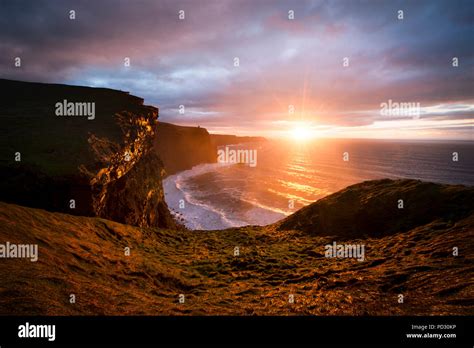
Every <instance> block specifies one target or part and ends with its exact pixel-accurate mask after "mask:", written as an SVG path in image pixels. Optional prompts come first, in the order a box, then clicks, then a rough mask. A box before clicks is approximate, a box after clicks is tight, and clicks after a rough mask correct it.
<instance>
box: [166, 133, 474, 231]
mask: <svg viewBox="0 0 474 348" xmlns="http://www.w3.org/2000/svg"><path fill="white" fill-rule="evenodd" d="M229 148H230V149H235V150H250V151H255V153H256V163H255V164H256V165H246V164H242V163H237V164H235V163H213V164H202V165H198V166H196V167H194V168H192V169H190V170H186V171H183V172H180V173H178V174H175V175H172V176H169V177H167V178H166V179H165V180H164V191H165V200H166V203H167V204H168V206H169V207H170V209H171V211H172V213H173V214H174V215H175V217H176V218H177V219H178V220H179V221H181V222H182V223H183V224H184V225H186V226H187V227H188V228H190V229H194V230H200V229H205V230H216V229H224V228H229V227H239V226H245V225H267V224H270V223H273V222H276V221H278V220H280V219H282V218H284V217H285V216H288V215H290V214H292V213H294V212H295V211H297V210H298V209H300V208H302V207H303V206H305V205H308V204H311V203H313V202H315V201H317V200H318V199H320V198H323V197H325V196H327V195H330V194H331V193H334V192H336V191H339V190H341V189H343V188H345V187H347V186H349V185H352V184H356V183H359V182H361V181H365V180H373V179H382V178H392V179H399V178H409V179H419V180H423V181H431V182H437V183H447V184H462V185H469V186H472V185H474V174H473V173H474V142H472V141H453V142H440V141H430V142H422V141H388V140H352V139H351V140H327V139H326V140H316V141H312V142H294V143H292V142H289V141H277V140H269V141H266V142H261V143H247V144H239V145H233V146H230V147H229Z"/></svg>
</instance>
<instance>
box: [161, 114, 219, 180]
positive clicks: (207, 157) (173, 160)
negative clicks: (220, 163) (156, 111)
mask: <svg viewBox="0 0 474 348" xmlns="http://www.w3.org/2000/svg"><path fill="white" fill-rule="evenodd" d="M154 149H155V151H156V153H157V154H158V156H159V157H160V158H161V159H162V161H163V164H164V167H165V171H166V175H171V174H174V173H177V172H180V171H183V170H187V169H191V168H192V167H194V166H196V165H198V164H202V163H214V162H216V161H217V148H216V146H215V144H213V142H212V141H211V137H210V135H209V133H208V132H207V130H206V129H205V128H201V127H184V126H177V125H174V124H170V123H164V122H159V123H158V127H157V130H156V137H155V142H154Z"/></svg>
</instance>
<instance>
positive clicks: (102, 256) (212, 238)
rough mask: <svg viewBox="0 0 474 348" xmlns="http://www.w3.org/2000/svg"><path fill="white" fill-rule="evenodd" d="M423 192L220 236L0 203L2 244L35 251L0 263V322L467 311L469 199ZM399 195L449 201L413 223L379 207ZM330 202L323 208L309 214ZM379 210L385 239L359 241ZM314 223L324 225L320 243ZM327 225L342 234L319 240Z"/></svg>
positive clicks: (342, 205)
mask: <svg viewBox="0 0 474 348" xmlns="http://www.w3.org/2000/svg"><path fill="white" fill-rule="evenodd" d="M426 185H428V184H425V183H420V182H417V181H391V180H383V181H375V182H365V183H361V184H358V185H354V186H351V188H350V190H349V189H346V190H344V191H341V192H337V193H335V194H333V195H331V196H329V197H327V198H325V199H324V200H320V201H318V202H316V203H315V204H313V205H312V206H309V207H308V208H305V209H303V210H302V211H301V212H298V213H296V214H294V215H292V216H290V217H289V218H288V219H287V220H285V221H284V223H282V224H276V225H273V226H267V227H257V226H253V227H244V228H237V229H228V230H224V231H199V232H193V231H181V230H174V229H161V228H158V229H157V228H140V227H132V226H128V225H123V224H119V223H116V222H112V221H108V220H104V219H100V218H87V217H77V216H71V215H66V214H61V213H51V212H47V211H44V210H38V209H31V208H25V207H20V206H17V205H11V204H6V203H0V220H1V221H2V224H1V225H0V241H10V242H12V243H14V242H16V243H37V244H38V245H39V258H38V261H37V262H30V261H29V260H25V259H4V260H0V284H1V285H0V293H1V296H0V314H49V315H53V314H54V315H69V314H76V315H86V314H92V315H95V314H105V315H140V314H148V315H161V314H165V315H170V314H173V315H188V314H193V315H198V314H203V315H216V314H224V315H252V314H258V315H294V314H298V315H309V314H312V315H421V314H427V315H448V314H449V315H472V314H473V313H474V284H473V282H472V281H471V280H472V279H474V268H473V261H474V258H473V255H474V254H473V252H472V251H473V250H474V238H473V237H474V214H473V206H472V205H473V203H472V202H474V199H473V191H472V189H471V188H466V187H461V186H449V185H436V188H435V187H433V186H432V185H434V184H429V185H428V186H426ZM429 188H431V189H430V190H431V191H430V190H428V189H429ZM347 190H348V191H347ZM347 192H351V193H350V194H348V193H347ZM406 192H409V193H410V195H409V196H405V197H408V199H406V201H405V204H406V206H408V205H409V204H412V205H413V204H416V205H420V204H421V205H422V206H423V207H424V206H428V207H435V206H436V205H437V202H436V201H433V200H432V199H433V197H436V198H440V197H441V198H443V199H447V200H448V201H449V202H450V203H449V204H447V205H446V206H444V208H443V209H445V210H443V211H444V213H443V215H436V214H434V215H429V216H428V217H426V218H425V219H423V220H421V219H415V220H413V218H412V216H411V215H410V213H409V212H407V215H406V216H404V215H403V214H399V213H398V212H397V213H394V211H393V210H390V209H387V210H383V209H382V208H383V204H382V202H390V201H391V199H392V198H396V197H399V196H401V195H403V194H404V193H406ZM430 192H438V193H436V195H435V196H432V195H431V193H430ZM412 195H413V196H412ZM410 197H412V198H413V197H420V198H419V200H417V201H416V203H414V202H413V200H412V198H410ZM422 197H425V198H422ZM451 198H452V199H451ZM373 199H376V200H377V202H378V204H380V205H382V207H381V208H380V209H382V210H380V209H373V210H371V209H368V210H367V213H366V214H365V215H364V219H363V220H361V219H360V218H361V216H360V215H359V214H357V213H354V211H357V209H356V208H357V206H358V205H359V204H362V205H364V204H369V203H370V202H372V200H373ZM410 200H412V201H411V203H409V202H410ZM328 202H330V203H331V205H330V207H331V209H330V210H329V208H324V209H326V210H323V208H322V207H320V208H318V206H319V205H321V206H324V207H326V205H327V204H329V203H328ZM387 204H389V203H387ZM348 208H351V209H352V211H353V213H349V212H346V211H347V209H348ZM419 208H420V209H422V207H421V206H420V207H419ZM312 211H316V213H317V217H316V219H314V220H313V219H311V217H310V213H311V212H312ZM381 211H383V212H384V215H383V218H384V219H385V220H387V221H389V223H388V225H390V226H392V225H393V226H395V227H393V228H392V229H391V230H390V233H384V232H385V231H384V230H383V229H382V227H383V226H385V225H384V224H382V222H380V223H379V225H378V227H379V228H380V229H379V232H380V235H376V234H375V233H365V229H366V228H367V226H368V222H370V221H375V222H377V221H381V219H380V214H381ZM459 212H462V213H459ZM332 214H336V215H332ZM339 215H342V216H343V217H344V218H343V219H342V218H341V219H338V218H337V217H338V216H339ZM299 216H302V217H303V218H304V219H302V220H301V224H296V222H295V220H296V219H297V217H299ZM323 218H325V219H327V220H328V221H330V222H331V223H330V224H329V223H328V224H327V225H324V227H323V228H324V229H325V230H324V233H322V234H321V235H319V234H318V233H317V231H318V229H319V228H320V226H321V224H320V221H321V219H323ZM365 219H368V220H367V221H366V220H365ZM312 221H315V223H314V224H313V222H312ZM339 223H340V224H339ZM312 224H313V225H312ZM349 225H351V226H352V227H351V229H350V231H351V233H350V237H349V235H348V234H347V233H346V232H347V230H346V229H345V228H346V226H349ZM388 225H387V226H388ZM329 226H333V227H335V228H340V230H336V229H335V230H334V231H333V233H331V234H332V236H328V235H327V234H329V233H328V232H329ZM396 226H398V227H396ZM342 227H344V229H343V228H342ZM397 228H398V230H397ZM356 230H358V231H359V232H360V234H359V236H356V235H355V232H354V231H356ZM339 232H340V233H341V234H340V235H338V233H339ZM364 235H367V236H364ZM334 241H336V242H338V243H349V244H359V245H360V244H363V245H365V260H364V261H362V262H360V261H357V260H355V259H353V258H327V257H325V245H327V244H331V243H333V242H334ZM126 247H129V248H130V256H126V255H125V252H124V250H125V249H124V248H126ZM236 247H238V248H239V255H238V256H236V255H235V253H234V252H235V248H236ZM455 247H456V248H458V250H459V254H458V255H457V256H454V255H453V250H454V249H453V248H455ZM70 294H75V296H76V303H74V304H71V303H70V302H69V299H70ZM180 294H183V295H184V296H185V302H184V303H179V301H178V296H179V295H180ZM290 294H292V295H294V300H295V302H294V303H293V304H290V303H289V301H288V299H289V295H290ZM400 294H402V295H403V298H404V300H403V303H399V295H400Z"/></svg>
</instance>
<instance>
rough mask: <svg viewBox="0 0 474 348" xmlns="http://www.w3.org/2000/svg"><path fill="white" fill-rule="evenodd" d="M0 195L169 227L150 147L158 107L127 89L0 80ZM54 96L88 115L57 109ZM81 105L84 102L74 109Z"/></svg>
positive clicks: (45, 206) (63, 209)
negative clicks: (1, 98)
mask: <svg viewBox="0 0 474 348" xmlns="http://www.w3.org/2000/svg"><path fill="white" fill-rule="evenodd" d="M0 89H1V90H2V94H3V96H4V100H5V102H4V103H2V105H1V106H0V117H1V119H2V123H3V125H4V126H3V127H2V131H1V132H2V133H1V140H0V154H1V157H0V158H1V162H0V172H1V179H2V180H1V183H0V188H1V190H0V192H1V193H0V200H3V201H6V202H12V203H18V204H22V205H26V206H31V207H37V208H42V209H47V210H51V211H60V212H66V213H68V214H75V215H87V216H100V217H103V218H107V219H112V220H116V221H119V222H124V223H128V224H132V225H138V226H160V227H166V226H174V223H173V222H172V219H171V217H170V214H169V212H168V208H167V206H166V203H165V202H164V199H163V189H162V182H161V178H162V174H163V166H162V163H161V161H160V159H159V158H158V157H157V156H156V155H155V154H154V153H153V151H151V150H152V145H153V139H154V137H155V129H156V124H157V117H158V109H157V108H155V107H151V106H146V105H143V99H141V98H138V97H135V96H132V95H130V94H128V93H127V92H122V91H116V90H110V89H104V88H88V87H76V86H66V85H53V84H41V83H28V82H19V81H9V80H0ZM58 103H80V104H81V105H86V104H85V103H87V105H93V107H94V109H93V110H94V115H93V116H91V115H89V117H87V115H84V114H83V115H77V111H78V109H75V111H76V114H75V116H72V115H69V116H58V115H57V104H58ZM79 111H82V112H84V109H82V110H79Z"/></svg>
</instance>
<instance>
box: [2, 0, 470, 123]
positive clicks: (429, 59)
mask: <svg viewBox="0 0 474 348" xmlns="http://www.w3.org/2000/svg"><path fill="white" fill-rule="evenodd" d="M400 9H401V10H403V11H404V19H403V20H398V19H397V11H398V10H400ZM70 10H75V11H76V19H75V20H70V19H69V11H70ZM180 10H184V11H185V20H179V18H178V11H180ZM290 10H292V11H294V14H295V19H294V20H289V19H288V11H290ZM0 11H1V12H2V13H7V14H8V15H6V16H2V17H1V18H0V50H1V52H2V54H1V55H0V74H1V76H2V77H5V78H13V79H19V80H33V81H44V82H57V83H69V84H84V85H91V86H101V87H109V88H117V89H122V90H129V91H130V92H131V93H133V94H136V95H139V96H141V97H144V98H145V100H146V102H147V103H152V104H156V105H158V106H160V110H161V115H162V118H163V119H165V120H168V121H175V122H180V123H186V122H188V123H193V122H201V123H202V125H204V126H208V127H212V126H213V125H215V126H216V127H217V126H219V127H224V126H225V123H226V122H227V123H229V122H231V123H232V124H234V125H241V126H242V127H245V129H247V130H248V129H251V128H252V125H253V127H254V128H255V129H258V128H257V127H260V129H264V128H265V127H272V125H273V123H272V121H274V120H275V119H288V112H287V110H288V106H289V105H294V106H295V109H296V111H297V112H296V116H294V117H295V118H296V119H308V120H311V121H315V122H319V123H320V124H324V125H334V126H348V127H360V126H364V125H370V124H373V123H374V122H377V120H379V116H378V115H377V114H376V113H374V112H373V111H374V110H377V108H378V107H379V105H380V103H381V102H384V101H386V100H388V99H392V100H398V101H407V102H419V103H421V104H422V105H424V106H426V107H429V106H434V105H440V104H450V105H451V104H452V105H455V104H456V103H458V104H459V103H464V104H466V103H467V104H473V100H474V95H473V94H474V92H473V88H472V86H474V69H473V68H474V48H473V45H472V37H474V24H473V23H474V21H473V20H472V19H473V18H474V3H472V2H471V1H457V0H453V1H449V2H448V1H416V2H413V1H390V2H386V1H375V0H374V1H350V2H347V1H297V2H294V1H284V0H282V1H263V0H261V1H250V0H249V1H246V0H241V1H238V0H237V1H215V0H203V1H199V2H197V1H192V0H188V1H171V0H160V1H151V0H149V1H146V0H138V1H125V0H122V1H120V0H114V1H107V0H106V1H100V2H92V1H35V2H30V1H21V0H20V1H13V0H4V1H2V2H1V3H0ZM14 57H21V59H22V67H21V68H15V67H14V65H13V59H14ZM125 57H129V58H130V60H131V67H129V68H125V67H124V66H123V60H124V58H125ZM236 57H237V58H239V61H240V66H239V67H235V66H234V58H236ZM345 57H347V58H348V59H349V66H348V67H343V65H342V62H343V59H344V58H345ZM453 57H458V59H459V67H453V66H452V64H451V61H452V58H453ZM181 104H182V105H185V106H186V110H187V113H186V115H185V116H186V118H185V119H183V117H184V116H183V115H180V114H178V113H177V108H178V106H179V105H181ZM448 109H449V108H448ZM371 110H372V112H370V111H371ZM449 110H450V113H446V114H443V116H442V117H443V118H449V117H452V118H453V119H455V118H457V117H459V114H458V113H456V112H455V111H454V110H453V108H451V109H449ZM366 111H367V112H366ZM425 117H427V118H428V117H432V118H433V119H434V118H440V117H441V116H440V115H439V114H433V115H431V114H426V115H425ZM262 127H263V128H262Z"/></svg>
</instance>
